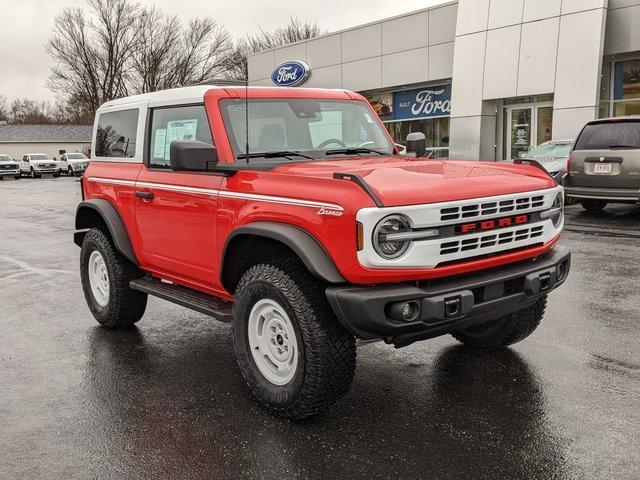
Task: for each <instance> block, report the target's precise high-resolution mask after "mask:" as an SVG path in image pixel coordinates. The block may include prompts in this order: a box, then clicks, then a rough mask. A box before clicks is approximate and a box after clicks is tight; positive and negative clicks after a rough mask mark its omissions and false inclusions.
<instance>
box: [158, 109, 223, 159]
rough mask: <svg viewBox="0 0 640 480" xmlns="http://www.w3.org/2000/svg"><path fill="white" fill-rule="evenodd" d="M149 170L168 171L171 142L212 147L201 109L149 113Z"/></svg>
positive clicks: (204, 113) (204, 115)
mask: <svg viewBox="0 0 640 480" xmlns="http://www.w3.org/2000/svg"><path fill="white" fill-rule="evenodd" d="M149 140H150V144H149V166H150V167H151V168H169V151H170V148H169V147H170V146H171V142H176V141H182V140H200V141H201V142H206V143H208V144H209V145H213V139H212V138H211V129H210V127H209V120H208V118H207V113H206V111H205V109H204V105H190V106H183V107H169V108H156V109H154V110H153V111H152V113H151V137H150V139H149Z"/></svg>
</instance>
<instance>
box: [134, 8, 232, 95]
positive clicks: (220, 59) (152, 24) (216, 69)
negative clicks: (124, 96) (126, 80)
mask: <svg viewBox="0 0 640 480" xmlns="http://www.w3.org/2000/svg"><path fill="white" fill-rule="evenodd" d="M138 31H139V40H138V45H137V48H136V49H135V51H134V55H133V58H132V65H133V66H132V78H133V85H134V86H135V90H136V91H138V92H151V91H155V90H161V89H165V88H172V87H177V86H182V85H190V84H194V83H200V82H202V81H204V80H206V79H209V78H213V77H216V76H220V75H222V73H223V71H224V69H225V68H226V64H227V63H226V61H227V60H226V59H227V56H228V55H229V52H230V51H231V49H232V41H231V36H230V35H229V33H228V32H227V31H226V30H225V29H224V28H223V27H222V26H221V25H219V24H218V23H217V22H216V21H215V20H213V19H210V18H203V19H194V20H191V21H190V22H189V24H188V25H187V26H186V27H184V26H183V24H182V22H180V20H179V19H178V18H177V17H175V16H165V15H163V14H162V12H160V11H159V10H158V9H157V8H155V7H153V8H150V9H147V10H144V11H143V12H142V13H141V15H140V16H139V18H138Z"/></svg>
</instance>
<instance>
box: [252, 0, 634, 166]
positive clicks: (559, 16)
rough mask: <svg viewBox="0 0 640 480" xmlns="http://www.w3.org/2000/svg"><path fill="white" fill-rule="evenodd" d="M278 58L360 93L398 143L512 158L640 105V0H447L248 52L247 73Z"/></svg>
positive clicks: (308, 81) (312, 79)
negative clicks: (419, 141)
mask: <svg viewBox="0 0 640 480" xmlns="http://www.w3.org/2000/svg"><path fill="white" fill-rule="evenodd" d="M283 64H284V65H285V66H286V67H287V68H289V69H290V68H291V65H292V64H293V65H296V64H297V65H301V66H302V69H303V70H304V71H303V72H302V74H304V82H303V83H300V84H299V85H300V86H301V87H324V88H344V89H348V90H353V91H356V92H359V93H361V94H363V95H364V96H366V97H367V98H368V99H369V100H370V102H371V103H372V105H373V107H374V108H375V110H376V112H377V113H378V114H379V115H380V117H381V119H382V120H383V122H384V123H385V125H386V127H387V128H388V130H389V131H390V133H391V134H392V136H393V137H394V139H395V141H396V142H398V143H404V139H405V137H406V135H407V134H408V133H410V132H416V131H419V132H423V133H424V134H425V135H426V137H427V142H428V145H429V148H430V149H431V150H433V152H434V154H437V155H439V156H450V157H451V158H458V159H471V160H473V159H483V160H500V159H506V158H515V157H517V156H518V155H519V154H521V153H522V152H525V151H527V150H528V149H529V148H530V147H532V146H535V145H538V144H540V143H543V142H545V141H548V140H552V139H567V138H574V137H575V136H576V135H577V134H578V133H579V131H580V129H581V127H582V126H583V125H584V124H585V122H587V121H589V120H592V119H594V118H598V117H608V116H627V115H638V114H640V0H459V1H457V2H449V3H443V4H440V5H438V6H435V7H432V8H428V9H424V10H419V11H416V12H411V13H408V14H405V15H400V16H397V17H393V18H388V19H384V20H380V21H376V22H373V23H369V24H366V25H358V26H354V27H353V28H349V29H346V30H342V31H339V32H333V33H328V34H326V35H322V36H320V37H316V38H314V39H311V40H307V41H303V42H299V43H295V44H292V45H288V46H286V47H282V48H276V49H272V50H268V51H265V52H261V53H257V54H254V55H251V56H250V57H249V81H250V83H251V84H252V85H274V83H278V79H277V76H278V68H279V67H280V66H282V65H283ZM294 70H295V67H294ZM301 80H302V79H301Z"/></svg>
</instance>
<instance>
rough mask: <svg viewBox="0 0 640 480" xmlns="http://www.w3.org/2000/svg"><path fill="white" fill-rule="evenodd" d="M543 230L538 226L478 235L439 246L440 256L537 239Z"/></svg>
mask: <svg viewBox="0 0 640 480" xmlns="http://www.w3.org/2000/svg"><path fill="white" fill-rule="evenodd" d="M543 228H544V227H543V226H542V225H538V226H533V227H527V228H519V229H517V230H510V231H507V232H500V233H492V234H488V235H478V236H476V237H472V238H467V239H465V240H454V241H450V242H443V243H441V244H440V255H451V254H454V253H459V252H468V251H471V250H482V249H483V248H489V247H495V246H496V245H505V244H508V243H514V242H521V241H522V240H529V239H532V238H537V237H540V236H542V233H543Z"/></svg>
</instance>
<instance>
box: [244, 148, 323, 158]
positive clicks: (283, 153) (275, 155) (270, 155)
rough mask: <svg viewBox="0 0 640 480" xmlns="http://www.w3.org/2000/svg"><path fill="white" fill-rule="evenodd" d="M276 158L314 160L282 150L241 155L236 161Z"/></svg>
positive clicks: (302, 154) (308, 156)
mask: <svg viewBox="0 0 640 480" xmlns="http://www.w3.org/2000/svg"><path fill="white" fill-rule="evenodd" d="M278 157H284V158H287V157H302V158H307V159H309V160H315V158H313V157H312V156H310V155H305V154H304V153H300V152H294V151H292V150H282V151H279V152H254V153H250V154H249V155H247V154H246V153H241V154H240V155H238V157H237V158H238V160H242V159H243V158H245V159H246V158H278Z"/></svg>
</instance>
